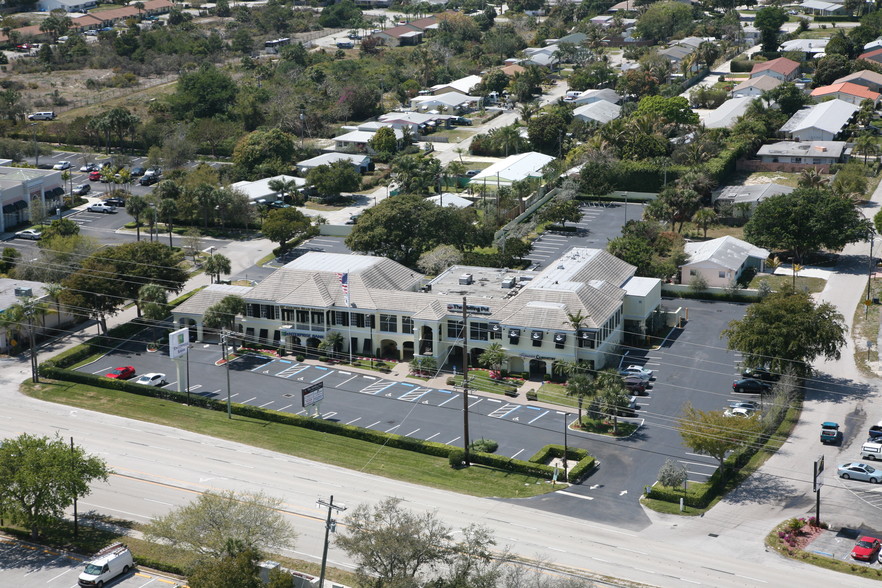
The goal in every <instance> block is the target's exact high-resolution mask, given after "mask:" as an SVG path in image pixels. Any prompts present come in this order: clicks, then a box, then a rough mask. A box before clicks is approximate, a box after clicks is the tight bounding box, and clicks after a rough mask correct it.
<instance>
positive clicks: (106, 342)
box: [42, 320, 147, 368]
mask: <svg viewBox="0 0 882 588" xmlns="http://www.w3.org/2000/svg"><path fill="white" fill-rule="evenodd" d="M145 328H147V327H146V325H144V324H141V323H139V322H138V321H137V320H136V321H132V322H130V323H125V324H122V325H118V326H116V327H114V328H112V329H110V330H109V331H108V332H107V335H106V336H105V335H98V336H97V337H92V338H91V339H89V340H88V341H86V342H85V343H83V344H81V345H77V346H76V347H71V348H70V349H68V350H67V351H63V352H62V353H59V354H58V355H56V356H55V357H53V358H52V359H50V360H47V361H45V362H44V363H43V364H42V365H51V366H55V367H61V368H67V367H70V366H72V365H76V364H78V363H80V362H81V361H85V360H86V359H88V358H89V357H91V356H93V355H95V354H96V353H102V352H107V351H109V350H110V349H112V348H114V347H116V346H117V345H118V343H119V339H128V338H129V337H132V336H133V335H135V334H136V333H138V332H139V331H142V330H143V329H145Z"/></svg>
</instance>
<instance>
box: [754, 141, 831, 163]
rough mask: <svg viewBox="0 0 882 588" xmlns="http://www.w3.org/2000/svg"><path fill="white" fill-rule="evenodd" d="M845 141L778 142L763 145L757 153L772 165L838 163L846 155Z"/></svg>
mask: <svg viewBox="0 0 882 588" xmlns="http://www.w3.org/2000/svg"><path fill="white" fill-rule="evenodd" d="M845 147H846V142H845V141H778V142H777V143H771V144H769V145H763V146H762V147H760V148H759V151H757V152H756V155H757V157H759V158H760V160H761V161H767V162H770V163H809V164H813V165H821V164H825V163H827V164H830V163H838V162H839V161H840V160H841V159H842V155H843V154H844V153H845Z"/></svg>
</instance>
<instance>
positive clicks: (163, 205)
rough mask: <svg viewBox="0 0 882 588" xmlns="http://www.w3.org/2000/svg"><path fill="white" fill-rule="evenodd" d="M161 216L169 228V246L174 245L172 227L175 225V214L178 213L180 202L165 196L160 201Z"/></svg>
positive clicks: (159, 210)
mask: <svg viewBox="0 0 882 588" xmlns="http://www.w3.org/2000/svg"><path fill="white" fill-rule="evenodd" d="M157 210H158V212H159V218H160V219H161V220H162V221H163V222H164V223H165V228H166V229H168V246H169V247H172V246H173V242H172V228H173V226H174V221H175V215H177V214H178V204H177V203H176V202H175V201H174V200H173V199H171V198H163V199H162V200H160V201H159V207H158V208H157Z"/></svg>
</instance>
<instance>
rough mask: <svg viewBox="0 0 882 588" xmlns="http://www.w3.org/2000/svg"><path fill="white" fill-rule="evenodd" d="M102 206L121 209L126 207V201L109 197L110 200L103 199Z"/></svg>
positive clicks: (116, 197)
mask: <svg viewBox="0 0 882 588" xmlns="http://www.w3.org/2000/svg"><path fill="white" fill-rule="evenodd" d="M104 204H109V205H111V206H119V207H123V206H125V205H126V201H125V200H123V199H122V198H120V197H119V196H111V197H110V198H105V199H104Z"/></svg>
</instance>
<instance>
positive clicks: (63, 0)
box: [37, 0, 98, 12]
mask: <svg viewBox="0 0 882 588" xmlns="http://www.w3.org/2000/svg"><path fill="white" fill-rule="evenodd" d="M37 5H38V6H39V7H40V10H41V11H43V12H52V11H53V10H64V11H66V12H86V11H87V10H89V9H90V8H95V7H96V6H98V2H97V0H40V2H39V3H38V4H37Z"/></svg>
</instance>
